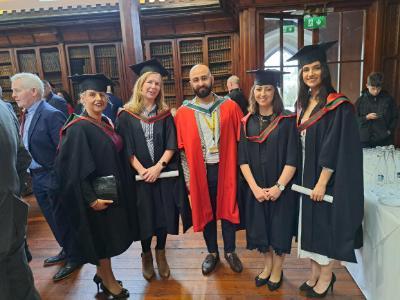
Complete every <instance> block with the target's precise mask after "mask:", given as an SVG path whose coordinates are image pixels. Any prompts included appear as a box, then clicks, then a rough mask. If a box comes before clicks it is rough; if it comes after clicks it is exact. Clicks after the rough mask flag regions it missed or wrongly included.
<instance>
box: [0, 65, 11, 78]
mask: <svg viewBox="0 0 400 300" xmlns="http://www.w3.org/2000/svg"><path fill="white" fill-rule="evenodd" d="M12 74H13V68H12V65H0V76H11V75H12Z"/></svg>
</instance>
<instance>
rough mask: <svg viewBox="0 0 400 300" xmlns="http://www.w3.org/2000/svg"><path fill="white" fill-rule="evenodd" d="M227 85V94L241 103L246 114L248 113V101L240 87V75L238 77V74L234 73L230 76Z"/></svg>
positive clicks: (241, 107) (240, 105)
mask: <svg viewBox="0 0 400 300" xmlns="http://www.w3.org/2000/svg"><path fill="white" fill-rule="evenodd" d="M226 86H227V87H228V91H229V94H228V95H227V96H228V97H229V98H231V99H232V100H233V101H235V102H236V103H237V104H238V105H239V107H240V109H241V110H242V113H243V115H244V116H245V115H247V105H248V102H247V100H246V97H245V96H244V94H243V92H242V90H241V89H240V86H239V77H237V76H236V75H232V76H231V77H229V78H228V80H227V81H226Z"/></svg>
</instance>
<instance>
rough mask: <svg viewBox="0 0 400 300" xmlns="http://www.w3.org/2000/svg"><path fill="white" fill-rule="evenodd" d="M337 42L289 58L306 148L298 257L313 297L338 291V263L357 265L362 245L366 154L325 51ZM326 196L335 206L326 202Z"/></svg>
mask: <svg viewBox="0 0 400 300" xmlns="http://www.w3.org/2000/svg"><path fill="white" fill-rule="evenodd" d="M335 43H336V42H327V43H322V44H318V45H308V46H305V47H303V48H302V49H300V50H299V51H298V52H297V53H296V54H295V55H294V56H293V57H291V58H290V59H289V61H292V60H298V62H299V66H300V73H299V91H298V98H297V104H296V113H297V129H298V132H299V135H300V141H301V149H302V156H301V158H302V164H299V166H298V169H299V170H302V173H301V180H302V186H304V187H306V188H308V189H310V190H311V194H310V195H303V194H302V195H301V197H300V211H299V226H298V228H299V232H298V252H297V253H298V256H299V257H300V258H310V260H311V274H310V276H309V277H308V280H307V281H305V282H304V283H303V284H302V285H301V286H300V288H299V289H300V290H301V291H304V292H306V294H307V297H309V298H322V297H325V296H326V295H327V293H328V291H329V290H331V291H333V285H334V284H335V282H336V276H335V274H334V273H333V272H332V268H333V266H334V261H335V260H340V261H348V262H353V263H355V262H356V256H355V252H354V249H357V248H360V247H361V246H362V225H361V224H362V220H363V215H364V187H363V154H362V148H361V143H360V135H359V132H358V128H357V119H356V114H355V111H354V107H353V104H352V103H351V102H350V100H349V99H348V98H346V97H345V96H344V95H343V94H338V93H336V91H335V89H334V88H333V87H332V83H331V76H330V72H329V67H328V64H327V58H326V51H327V49H329V47H331V46H333V45H334V44H335ZM325 195H330V196H332V197H333V203H329V202H326V201H323V198H324V196H325Z"/></svg>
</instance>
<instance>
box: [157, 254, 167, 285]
mask: <svg viewBox="0 0 400 300" xmlns="http://www.w3.org/2000/svg"><path fill="white" fill-rule="evenodd" d="M156 261H157V267H158V273H159V274H160V276H161V277H163V278H168V277H169V274H170V271H169V266H168V262H167V258H166V257H165V249H163V250H157V249H156Z"/></svg>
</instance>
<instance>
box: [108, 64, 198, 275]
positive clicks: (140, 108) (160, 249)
mask: <svg viewBox="0 0 400 300" xmlns="http://www.w3.org/2000/svg"><path fill="white" fill-rule="evenodd" d="M131 68H132V69H133V71H134V72H135V73H136V74H137V75H138V76H139V78H138V79H137V81H136V83H135V86H134V88H133V95H132V97H131V99H130V100H129V102H127V103H126V104H125V105H124V109H123V110H121V111H120V113H119V114H118V118H117V122H116V124H117V125H116V127H117V132H118V133H120V134H121V136H122V138H123V140H124V148H125V154H126V160H127V161H128V162H129V163H130V165H131V171H130V172H131V174H132V175H134V176H135V178H137V181H136V197H135V199H136V200H135V201H136V205H137V209H138V218H139V227H140V240H141V244H142V273H143V277H144V278H145V279H147V280H151V279H152V278H153V276H154V275H155V272H154V267H153V256H152V252H151V248H150V246H151V241H152V238H153V236H156V238H157V245H156V247H155V256H156V262H157V266H158V273H159V274H160V276H161V277H162V278H168V277H169V275H170V268H169V265H168V262H167V258H166V255H165V245H166V241H167V235H168V234H178V233H179V215H181V218H182V225H183V231H184V232H185V231H186V230H187V229H188V228H189V227H190V226H191V225H192V221H191V220H192V218H191V209H190V203H189V199H188V195H187V191H186V186H185V181H184V178H183V173H182V172H181V171H180V170H179V168H180V164H179V156H178V154H177V152H176V149H177V142H176V129H175V124H174V120H173V117H172V115H171V113H170V110H169V109H168V107H167V105H166V104H165V102H164V89H163V84H162V76H167V75H168V71H167V70H166V69H165V68H164V67H163V66H162V65H161V64H160V63H159V62H158V61H157V60H156V59H151V60H148V61H145V62H142V63H140V64H136V65H133V66H131ZM173 173H175V175H173ZM166 174H171V176H172V177H164V176H163V175H166Z"/></svg>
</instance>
